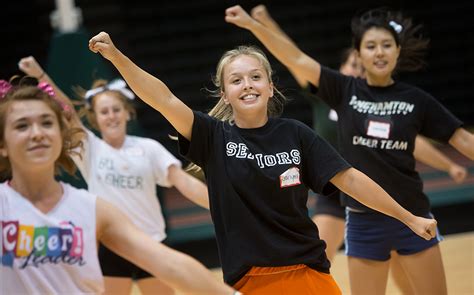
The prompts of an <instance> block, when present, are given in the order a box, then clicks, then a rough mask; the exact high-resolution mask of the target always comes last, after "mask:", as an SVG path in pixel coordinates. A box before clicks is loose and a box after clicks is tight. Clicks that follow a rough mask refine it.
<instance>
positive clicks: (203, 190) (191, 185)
mask: <svg viewBox="0 0 474 295" xmlns="http://www.w3.org/2000/svg"><path fill="white" fill-rule="evenodd" d="M168 177H169V179H170V182H171V184H173V186H174V187H176V189H178V190H179V191H180V192H181V194H183V196H185V197H186V198H188V199H189V200H191V201H192V202H194V203H196V204H197V205H199V206H201V207H203V208H206V209H209V193H208V190H207V186H206V185H205V184H204V183H203V182H202V181H200V180H199V179H197V178H195V177H193V176H191V175H189V174H188V173H186V172H185V171H183V170H182V169H181V168H179V167H177V166H176V165H173V166H171V167H170V168H169V169H168Z"/></svg>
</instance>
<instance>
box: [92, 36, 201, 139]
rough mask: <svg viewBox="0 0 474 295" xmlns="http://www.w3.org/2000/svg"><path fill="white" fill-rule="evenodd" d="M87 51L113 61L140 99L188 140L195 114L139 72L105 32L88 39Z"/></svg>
mask: <svg viewBox="0 0 474 295" xmlns="http://www.w3.org/2000/svg"><path fill="white" fill-rule="evenodd" d="M89 49H90V50H91V51H93V52H95V53H97V52H99V53H100V54H101V55H102V56H103V57H104V58H106V59H108V60H109V61H110V62H112V64H113V65H114V66H115V67H116V68H117V70H118V71H119V72H120V74H121V75H122V77H123V78H124V79H125V80H126V81H127V84H128V85H129V86H130V88H131V89H132V90H133V91H134V92H135V93H136V94H137V96H138V97H140V99H142V100H143V101H144V102H145V103H147V104H148V105H150V106H151V107H153V108H154V109H155V110H157V111H158V112H160V113H161V114H162V115H163V116H164V117H165V118H166V119H167V120H168V121H169V122H170V123H171V125H173V127H174V128H175V129H176V131H178V132H179V133H180V134H181V135H182V136H184V137H185V138H186V139H188V140H191V131H192V124H193V120H194V114H193V112H192V110H191V109H190V108H189V107H188V106H187V105H185V104H184V103H183V102H182V101H181V100H179V99H178V98H177V97H176V96H174V95H173V93H172V92H171V91H170V90H169V89H168V87H167V86H166V85H165V84H164V83H163V82H162V81H161V80H159V79H157V78H155V77H153V76H152V75H150V74H149V73H147V72H146V71H144V70H142V69H141V68H140V67H138V66H137V65H136V64H135V63H133V62H132V61H131V60H130V59H129V58H128V57H127V56H125V55H124V54H123V53H122V52H120V51H119V50H118V49H117V48H116V47H115V45H114V43H113V42H112V40H111V39H110V36H109V34H107V33H105V32H101V33H99V34H98V35H96V36H94V37H93V38H92V39H90V40H89Z"/></svg>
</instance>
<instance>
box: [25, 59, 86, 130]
mask: <svg viewBox="0 0 474 295" xmlns="http://www.w3.org/2000/svg"><path fill="white" fill-rule="evenodd" d="M18 68H19V69H20V70H21V71H23V72H24V73H25V74H27V75H28V76H31V77H35V78H37V79H38V80H39V81H40V82H46V83H48V84H49V85H51V86H52V87H53V89H54V93H55V98H56V99H58V100H59V101H61V102H62V103H63V104H64V105H66V106H67V107H68V108H69V111H70V112H71V119H70V122H71V124H72V125H73V126H72V127H79V128H83V125H82V122H81V120H80V118H79V116H78V114H77V112H76V110H75V109H74V105H73V103H72V101H71V99H70V98H69V97H68V96H67V95H66V94H65V93H64V92H63V91H62V90H61V88H59V87H58V85H56V83H54V81H53V80H52V79H51V77H49V75H48V73H46V72H45V71H44V69H43V68H42V67H41V66H40V64H39V63H38V62H37V61H36V59H35V58H34V57H33V56H28V57H24V58H22V59H21V60H20V61H19V62H18Z"/></svg>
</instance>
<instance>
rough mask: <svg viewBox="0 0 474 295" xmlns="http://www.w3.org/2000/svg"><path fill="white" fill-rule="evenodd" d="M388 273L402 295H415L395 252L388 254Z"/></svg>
mask: <svg viewBox="0 0 474 295" xmlns="http://www.w3.org/2000/svg"><path fill="white" fill-rule="evenodd" d="M390 256H391V257H392V258H391V259H390V273H391V277H392V279H393V281H394V283H395V285H396V286H397V288H398V289H399V290H400V292H401V293H402V294H403V295H411V294H415V290H414V289H413V287H412V286H411V284H410V280H409V278H408V277H407V275H406V272H405V270H404V269H403V267H402V265H401V264H400V261H399V255H398V254H397V252H396V251H392V252H391V253H390Z"/></svg>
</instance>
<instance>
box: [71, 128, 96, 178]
mask: <svg viewBox="0 0 474 295" xmlns="http://www.w3.org/2000/svg"><path fill="white" fill-rule="evenodd" d="M85 132H86V137H85V138H84V140H83V141H82V148H78V150H77V152H79V153H80V155H78V154H72V156H71V158H72V160H73V161H74V163H75V164H76V166H77V168H78V169H79V171H80V172H81V175H82V177H83V178H84V179H86V180H87V179H89V178H90V169H91V163H92V151H93V150H97V144H98V141H100V140H101V139H100V138H98V137H97V135H95V134H94V133H93V132H92V131H90V130H89V129H85Z"/></svg>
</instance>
